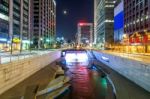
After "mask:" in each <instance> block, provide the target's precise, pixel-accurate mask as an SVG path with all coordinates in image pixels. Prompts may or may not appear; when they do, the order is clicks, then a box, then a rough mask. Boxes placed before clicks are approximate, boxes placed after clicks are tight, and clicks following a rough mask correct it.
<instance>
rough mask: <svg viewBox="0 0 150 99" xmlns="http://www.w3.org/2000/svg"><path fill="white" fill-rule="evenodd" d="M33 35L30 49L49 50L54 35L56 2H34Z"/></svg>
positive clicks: (45, 0)
mask: <svg viewBox="0 0 150 99" xmlns="http://www.w3.org/2000/svg"><path fill="white" fill-rule="evenodd" d="M33 6H34V33H33V36H32V41H33V44H32V47H34V48H38V49H41V48H49V47H51V46H52V44H53V42H54V39H55V34H56V2H55V1H54V0H34V1H33Z"/></svg>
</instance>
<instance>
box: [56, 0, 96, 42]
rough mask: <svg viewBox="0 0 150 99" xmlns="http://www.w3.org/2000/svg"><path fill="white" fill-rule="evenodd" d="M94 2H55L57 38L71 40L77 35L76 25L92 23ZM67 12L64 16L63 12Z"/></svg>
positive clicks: (85, 0)
mask: <svg viewBox="0 0 150 99" xmlns="http://www.w3.org/2000/svg"><path fill="white" fill-rule="evenodd" d="M93 1H94V0H56V3H57V37H62V36H63V37H65V38H66V39H67V40H72V39H74V37H75V34H76V33H77V23H78V22H80V21H83V22H84V21H85V22H93V16H94V12H93V9H94V7H93V5H94V4H93ZM65 10H66V11H67V14H64V13H63V11H65Z"/></svg>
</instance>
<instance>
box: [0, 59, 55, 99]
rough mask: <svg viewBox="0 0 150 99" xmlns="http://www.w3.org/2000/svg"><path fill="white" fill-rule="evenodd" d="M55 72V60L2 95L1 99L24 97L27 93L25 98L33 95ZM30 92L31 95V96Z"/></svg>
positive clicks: (27, 98)
mask: <svg viewBox="0 0 150 99" xmlns="http://www.w3.org/2000/svg"><path fill="white" fill-rule="evenodd" d="M54 73H55V62H54V63H52V64H50V65H49V66H47V67H45V68H44V69H42V70H40V71H39V72H37V73H35V74H34V75H33V76H31V77H29V78H27V79H26V80H24V81H23V82H21V83H20V84H18V85H16V86H15V87H13V88H12V89H10V90H8V91H7V92H5V93H4V94H2V95H0V99H23V98H21V97H22V96H24V95H26V98H24V99H33V98H29V97H31V96H33V94H34V91H36V90H37V89H38V90H41V89H43V88H45V87H46V86H47V84H48V83H49V82H50V81H51V80H52V79H53V76H54ZM29 94H30V96H29Z"/></svg>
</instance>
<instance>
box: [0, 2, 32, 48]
mask: <svg viewBox="0 0 150 99" xmlns="http://www.w3.org/2000/svg"><path fill="white" fill-rule="evenodd" d="M29 8H30V2H29V0H0V38H1V40H0V49H1V50H10V49H11V50H23V49H24V50H26V49H28V48H29V45H30V44H29V33H30V30H29V18H30V10H29Z"/></svg>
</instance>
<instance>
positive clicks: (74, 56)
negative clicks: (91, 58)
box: [65, 53, 88, 64]
mask: <svg viewBox="0 0 150 99" xmlns="http://www.w3.org/2000/svg"><path fill="white" fill-rule="evenodd" d="M65 59H66V63H67V64H69V63H73V62H78V63H81V64H84V63H86V64H87V63H88V56H87V54H86V53H66V56H65Z"/></svg>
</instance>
